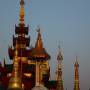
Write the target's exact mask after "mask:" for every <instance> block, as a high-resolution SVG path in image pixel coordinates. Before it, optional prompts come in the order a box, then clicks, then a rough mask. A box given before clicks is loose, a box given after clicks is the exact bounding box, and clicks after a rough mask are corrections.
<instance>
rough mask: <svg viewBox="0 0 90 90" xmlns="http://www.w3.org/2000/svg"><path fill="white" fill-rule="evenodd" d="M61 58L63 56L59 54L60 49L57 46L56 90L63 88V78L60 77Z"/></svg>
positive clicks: (62, 89)
mask: <svg viewBox="0 0 90 90" xmlns="http://www.w3.org/2000/svg"><path fill="white" fill-rule="evenodd" d="M62 60H63V56H62V54H61V50H60V46H59V52H58V56H57V61H58V65H57V66H58V68H57V88H56V90H64V87H63V79H62Z"/></svg>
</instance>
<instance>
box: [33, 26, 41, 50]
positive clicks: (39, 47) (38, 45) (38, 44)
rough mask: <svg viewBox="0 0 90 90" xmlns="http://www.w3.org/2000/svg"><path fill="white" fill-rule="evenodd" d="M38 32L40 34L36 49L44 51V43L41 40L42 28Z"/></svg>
mask: <svg viewBox="0 0 90 90" xmlns="http://www.w3.org/2000/svg"><path fill="white" fill-rule="evenodd" d="M37 32H38V37H37V41H36V45H35V47H36V48H38V49H42V48H43V42H42V38H41V33H40V27H39V28H38V30H37Z"/></svg>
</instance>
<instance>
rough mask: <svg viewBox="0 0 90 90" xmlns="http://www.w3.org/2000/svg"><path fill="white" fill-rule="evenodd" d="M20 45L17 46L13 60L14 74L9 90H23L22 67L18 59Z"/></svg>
mask: <svg viewBox="0 0 90 90" xmlns="http://www.w3.org/2000/svg"><path fill="white" fill-rule="evenodd" d="M17 49H18V45H16V50H15V55H14V59H13V72H12V76H11V78H10V81H9V85H8V90H22V79H21V67H20V65H19V60H18V59H19V58H18V50H17Z"/></svg>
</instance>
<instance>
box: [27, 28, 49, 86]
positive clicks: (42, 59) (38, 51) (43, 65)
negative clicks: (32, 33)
mask: <svg viewBox="0 0 90 90" xmlns="http://www.w3.org/2000/svg"><path fill="white" fill-rule="evenodd" d="M37 32H38V36H37V41H36V44H35V47H34V48H32V50H31V52H30V57H29V59H30V60H31V61H32V62H34V63H35V65H36V71H37V73H36V86H37V85H38V84H44V83H43V82H46V81H48V80H49V75H50V72H49V70H50V67H49V62H48V60H49V59H50V55H49V54H48V53H47V52H46V50H45V48H44V47H43V42H42V38H41V32H40V27H39V28H38V30H37Z"/></svg>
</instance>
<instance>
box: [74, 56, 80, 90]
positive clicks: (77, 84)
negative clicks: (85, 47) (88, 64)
mask: <svg viewBox="0 0 90 90" xmlns="http://www.w3.org/2000/svg"><path fill="white" fill-rule="evenodd" d="M74 67H75V80H74V90H80V87H79V71H78V68H79V63H78V58H77V56H76V62H75V64H74Z"/></svg>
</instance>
